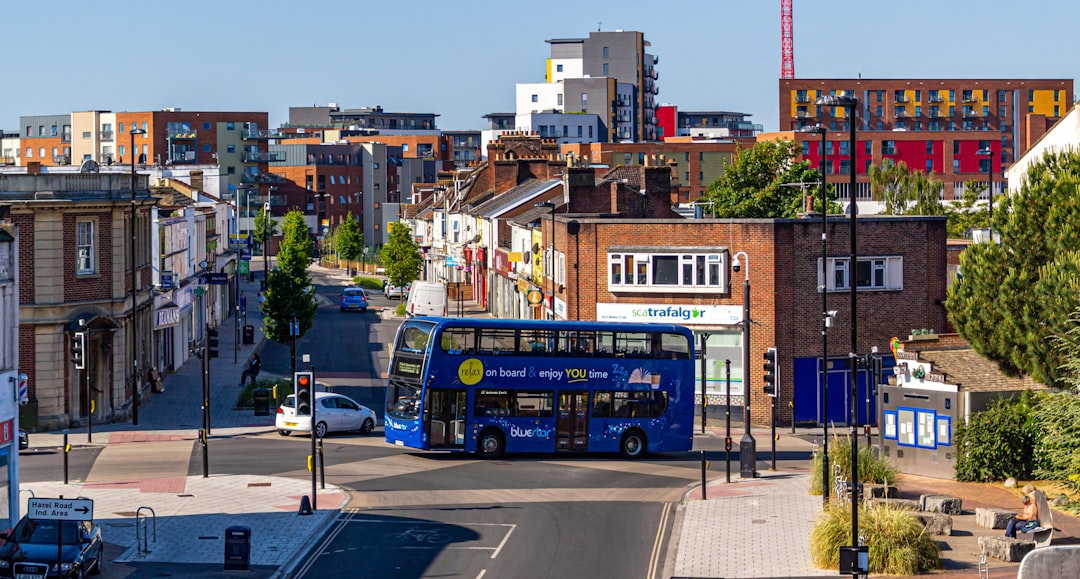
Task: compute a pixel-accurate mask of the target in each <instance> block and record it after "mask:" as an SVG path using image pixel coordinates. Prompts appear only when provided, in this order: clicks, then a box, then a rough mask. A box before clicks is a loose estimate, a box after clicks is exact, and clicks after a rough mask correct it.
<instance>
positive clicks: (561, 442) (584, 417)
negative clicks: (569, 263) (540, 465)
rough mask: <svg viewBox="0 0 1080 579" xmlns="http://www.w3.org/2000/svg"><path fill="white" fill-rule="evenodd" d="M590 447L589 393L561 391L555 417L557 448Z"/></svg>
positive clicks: (573, 449)
mask: <svg viewBox="0 0 1080 579" xmlns="http://www.w3.org/2000/svg"><path fill="white" fill-rule="evenodd" d="M588 447H589V393H588V392H586V391H584V390H563V391H561V392H559V408H558V415H557V417H556V419H555V450H571V451H581V450H588Z"/></svg>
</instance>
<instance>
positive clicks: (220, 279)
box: [206, 272, 229, 285]
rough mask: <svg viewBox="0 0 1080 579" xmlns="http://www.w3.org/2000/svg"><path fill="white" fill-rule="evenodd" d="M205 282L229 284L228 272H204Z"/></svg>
mask: <svg viewBox="0 0 1080 579" xmlns="http://www.w3.org/2000/svg"><path fill="white" fill-rule="evenodd" d="M206 282H207V283H208V284H210V285H229V274H227V273H220V272H213V273H208V274H206Z"/></svg>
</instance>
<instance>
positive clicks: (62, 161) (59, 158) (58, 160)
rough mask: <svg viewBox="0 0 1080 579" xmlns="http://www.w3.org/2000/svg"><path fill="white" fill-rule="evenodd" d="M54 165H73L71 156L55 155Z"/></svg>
mask: <svg viewBox="0 0 1080 579" xmlns="http://www.w3.org/2000/svg"><path fill="white" fill-rule="evenodd" d="M53 164H54V165H70V164H71V156H70V155H53Z"/></svg>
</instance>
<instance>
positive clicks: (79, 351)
mask: <svg viewBox="0 0 1080 579" xmlns="http://www.w3.org/2000/svg"><path fill="white" fill-rule="evenodd" d="M71 361H72V362H74V363H75V369H76V370H85V369H86V332H75V335H74V336H72V337H71Z"/></svg>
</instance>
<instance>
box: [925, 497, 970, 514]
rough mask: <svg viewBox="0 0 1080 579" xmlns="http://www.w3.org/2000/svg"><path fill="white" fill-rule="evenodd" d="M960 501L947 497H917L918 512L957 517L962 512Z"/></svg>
mask: <svg viewBox="0 0 1080 579" xmlns="http://www.w3.org/2000/svg"><path fill="white" fill-rule="evenodd" d="M961 503H962V501H961V500H960V499H959V498H957V497H950V496H949V495H922V496H920V497H919V510H920V511H926V512H928V513H945V514H946V515H959V514H961V513H962V512H963V508H962V507H961Z"/></svg>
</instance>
